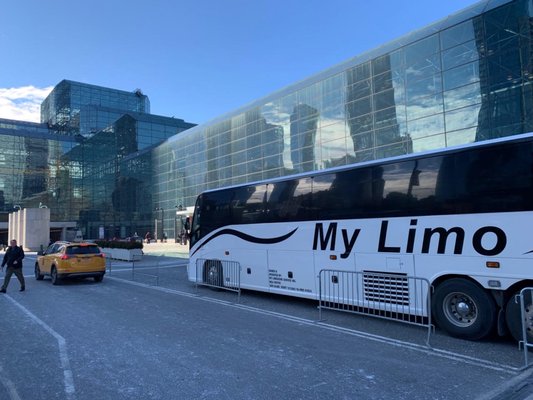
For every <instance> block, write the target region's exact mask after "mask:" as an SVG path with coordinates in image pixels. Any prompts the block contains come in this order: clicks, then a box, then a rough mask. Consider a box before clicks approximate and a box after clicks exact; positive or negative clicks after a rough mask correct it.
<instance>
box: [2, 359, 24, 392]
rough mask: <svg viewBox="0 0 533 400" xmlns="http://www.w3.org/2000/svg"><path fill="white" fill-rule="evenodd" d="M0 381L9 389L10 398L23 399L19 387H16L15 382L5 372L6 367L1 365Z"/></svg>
mask: <svg viewBox="0 0 533 400" xmlns="http://www.w3.org/2000/svg"><path fill="white" fill-rule="evenodd" d="M0 382H2V385H4V387H5V388H6V389H7V393H8V394H9V399H10V400H22V399H21V397H20V396H19V394H18V392H17V389H16V388H15V384H14V383H13V382H12V381H11V379H9V378H8V377H7V376H6V373H5V372H4V368H2V366H1V365H0Z"/></svg>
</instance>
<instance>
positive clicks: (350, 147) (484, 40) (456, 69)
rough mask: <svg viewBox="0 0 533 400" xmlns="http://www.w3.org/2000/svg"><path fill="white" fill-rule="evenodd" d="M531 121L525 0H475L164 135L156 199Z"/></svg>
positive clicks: (459, 139)
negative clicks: (292, 82)
mask: <svg viewBox="0 0 533 400" xmlns="http://www.w3.org/2000/svg"><path fill="white" fill-rule="evenodd" d="M532 131H533V2H532V1H531V0H515V1H501V0H489V1H482V2H480V3H477V4H475V5H473V6H471V7H470V8H468V9H465V10H463V11H461V12H459V13H457V14H454V15H451V16H449V17H447V18H444V19H443V20H441V21H439V22H437V23H435V24H432V25H430V26H428V27H425V28H423V29H421V30H418V31H415V32H413V33H410V34H408V35H406V36H404V37H401V38H399V39H397V40H395V41H393V42H391V43H388V44H385V45H384V46H382V47H380V48H377V49H375V50H372V51H369V52H367V53H364V54H362V55H360V56H357V57H355V58H353V59H351V60H348V61H347V62H345V63H342V64H340V65H337V66H335V67H333V68H331V69H329V70H327V71H324V72H322V73H320V74H318V75H316V76H314V77H311V78H309V79H307V80H305V81H302V82H299V83H297V84H295V85H293V86H290V87H287V88H285V89H283V90H281V91H278V92H276V93H273V94H272V95H270V96H267V97H265V98H263V99H260V100H257V101H255V102H253V103H252V104H250V105H248V106H246V107H244V108H242V109H239V110H237V111H235V112H233V113H229V114H227V115H225V116H222V117H220V118H217V119H215V120H213V121H211V122H210V123H207V124H203V125H199V126H196V127H194V128H192V129H189V130H188V131H187V132H185V133H183V134H180V135H177V136H175V137H172V138H170V139H168V140H167V141H166V142H164V143H163V144H161V145H160V146H157V147H156V148H155V149H154V152H153V154H154V156H153V157H154V174H155V175H154V179H155V192H154V193H155V194H154V201H155V205H156V207H158V208H162V209H164V210H173V209H174V207H175V206H176V205H183V206H193V205H194V203H195V199H196V196H197V195H198V194H199V193H201V192H202V191H204V190H208V189H215V188H219V187H225V186H230V185H236V184H242V183H247V182H252V181H258V180H263V179H269V178H276V177H281V176H287V175H292V174H297V173H300V172H306V171H314V170H322V169H326V168H330V167H335V166H341V165H346V164H351V163H359V162H364V161H368V160H376V159H382V158H387V157H394V156H399V155H403V154H409V153H416V152H422V151H426V150H433V149H440V148H445V147H450V146H456V145H462V144H467V143H472V142H476V141H482V140H487V139H492V138H498V137H504V136H510V135H516V134H521V133H525V132H532ZM165 225H166V226H171V225H172V221H170V220H169V221H165Z"/></svg>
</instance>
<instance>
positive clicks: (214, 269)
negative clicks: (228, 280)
mask: <svg viewBox="0 0 533 400" xmlns="http://www.w3.org/2000/svg"><path fill="white" fill-rule="evenodd" d="M223 274H224V272H223V269H222V263H221V262H220V261H219V260H207V261H206V262H204V273H203V275H204V276H203V278H204V283H206V284H207V285H209V286H215V287H222V286H223Z"/></svg>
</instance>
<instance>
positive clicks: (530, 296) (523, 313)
mask: <svg viewBox="0 0 533 400" xmlns="http://www.w3.org/2000/svg"><path fill="white" fill-rule="evenodd" d="M518 297H519V299H520V321H521V325H522V341H521V342H520V344H521V345H522V346H523V347H524V363H525V365H524V368H526V367H528V366H529V359H528V355H529V354H528V353H529V351H530V350H529V349H530V348H532V349H533V342H530V341H529V339H528V330H531V329H533V307H532V304H533V287H527V288H524V289H522V290H521V291H520V294H519V295H518ZM515 301H516V299H515Z"/></svg>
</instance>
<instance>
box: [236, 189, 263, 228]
mask: <svg viewBox="0 0 533 400" xmlns="http://www.w3.org/2000/svg"><path fill="white" fill-rule="evenodd" d="M266 188H267V187H266V185H258V186H246V187H241V188H236V189H234V190H233V197H232V201H231V217H232V221H233V223H234V224H258V223H261V222H264V219H265V201H266Z"/></svg>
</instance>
